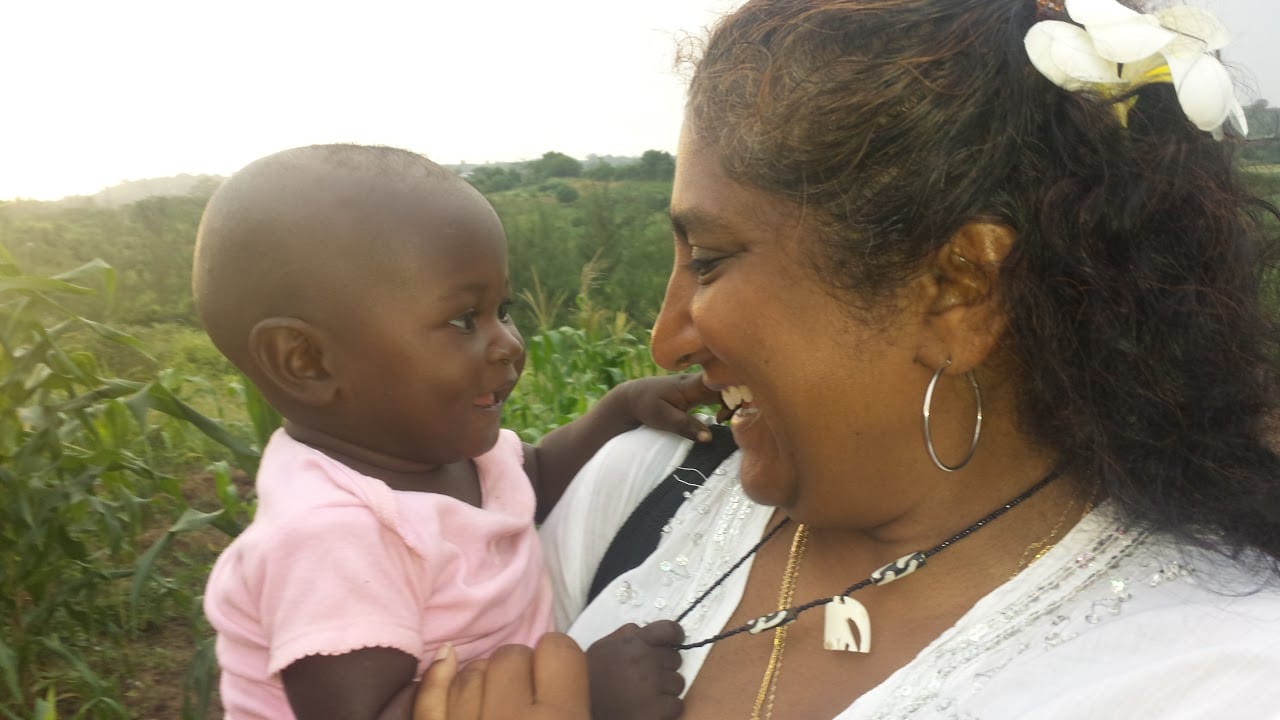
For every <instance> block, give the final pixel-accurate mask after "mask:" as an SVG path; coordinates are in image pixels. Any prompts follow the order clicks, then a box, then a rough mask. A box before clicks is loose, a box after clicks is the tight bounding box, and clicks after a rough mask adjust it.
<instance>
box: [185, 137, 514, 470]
mask: <svg viewBox="0 0 1280 720" xmlns="http://www.w3.org/2000/svg"><path fill="white" fill-rule="evenodd" d="M192 288H193V291H194V293H195V301H196V308H197V310H198V311H199V313H200V319H201V321H202V322H203V323H204V327H205V330H206V331H207V332H208V333H209V337H210V338H211V339H212V340H213V343H214V344H215V345H216V346H217V347H218V349H219V350H220V351H222V353H223V354H224V355H226V356H227V358H228V359H230V360H231V361H232V362H233V363H235V365H236V366H237V367H239V368H240V369H241V370H242V371H243V372H244V373H245V374H246V375H247V376H248V377H249V378H250V379H251V380H252V381H253V382H254V384H255V385H257V386H258V388H259V389H260V390H261V391H262V393H263V395H264V396H265V397H266V399H267V400H268V402H270V403H271V404H272V406H274V407H275V408H276V409H277V410H279V411H280V413H281V414H282V415H284V416H285V418H286V419H287V420H288V421H289V423H290V425H291V430H292V429H297V430H298V431H299V433H298V434H305V435H306V436H307V438H308V439H313V440H315V443H314V444H329V445H331V446H332V447H331V448H329V449H332V450H335V451H337V452H340V453H342V454H344V455H346V456H349V457H354V458H355V459H357V460H361V461H363V462H372V463H374V464H381V465H382V466H394V467H399V468H403V469H413V468H417V467H420V466H431V465H438V464H442V463H447V462H456V461H458V460H461V459H465V458H468V457H475V456H476V455H479V454H482V453H483V452H485V451H486V450H488V449H489V448H490V447H492V445H493V443H494V442H496V440H497V433H498V427H499V420H500V417H499V416H500V411H501V407H502V402H503V401H504V400H505V399H506V397H507V395H508V394H509V393H510V392H511V389H512V387H513V386H514V385H515V382H516V379H517V378H518V377H519V375H520V371H521V369H522V368H523V366H524V345H523V341H522V340H521V338H520V335H519V333H518V332H517V331H516V329H515V326H514V325H513V324H512V322H511V319H510V317H509V316H508V315H507V309H508V306H509V304H510V301H509V297H508V292H509V290H508V287H507V243H506V236H505V235H504V234H503V231H502V225H501V223H500V222H499V220H498V217H497V215H496V214H495V213H494V211H493V208H492V207H491V206H490V205H489V203H488V202H487V201H486V200H485V199H484V197H482V196H481V195H480V193H478V192H477V191H476V190H475V189H474V188H472V187H471V186H470V185H468V184H467V183H466V182H464V181H463V180H462V179H460V178H458V177H457V176H456V175H454V174H453V173H451V172H449V171H448V170H445V169H443V168H441V167H440V166H438V165H436V164H435V163H432V162H431V161H429V160H427V159H426V158H424V157H422V156H420V155H417V154H414V153H411V152H408V151H405V150H398V149H394V148H385V147H366V146H357V145H321V146H312V147H304V148H296V149H293V150H286V151H284V152H280V153H276V154H274V155H270V156H268V157H265V158H262V159H260V160H257V161H255V162H253V163H251V164H250V165H248V166H247V167H245V168H244V169H243V170H241V171H240V172H238V173H236V174H235V175H233V176H232V177H231V178H230V179H228V180H227V181H226V182H225V183H224V184H223V185H222V187H220V188H219V189H218V191H217V192H216V193H214V196H213V198H212V199H210V200H209V205H208V206H207V207H206V208H205V212H204V217H203V218H202V219H201V222H200V231H199V234H198V236H197V240H196V253H195V267H194V271H193V276H192ZM317 439H318V440H317Z"/></svg>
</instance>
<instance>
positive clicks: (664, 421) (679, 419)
mask: <svg viewBox="0 0 1280 720" xmlns="http://www.w3.org/2000/svg"><path fill="white" fill-rule="evenodd" d="M621 389H622V390H624V391H625V393H626V398H627V407H628V408H629V409H630V410H631V416H632V417H633V418H635V419H636V420H638V421H640V422H641V423H644V424H645V425H648V426H649V427H651V428H656V429H658V430H666V431H667V432H672V433H675V434H677V435H683V436H684V437H687V438H690V439H692V440H697V441H699V442H707V441H708V440H710V439H711V431H710V430H708V429H707V426H706V425H705V424H703V423H702V422H701V421H700V420H698V419H697V418H696V417H694V416H692V415H690V414H689V411H690V410H692V409H693V408H696V407H698V406H699V405H710V404H713V403H719V402H720V395H719V394H718V393H716V392H713V391H712V390H710V389H709V388H707V386H706V385H704V384H702V375H701V374H699V373H685V374H683V375H661V376H656V377H647V378H639V379H636V380H629V381H627V382H626V383H624V384H623V386H622V387H621Z"/></svg>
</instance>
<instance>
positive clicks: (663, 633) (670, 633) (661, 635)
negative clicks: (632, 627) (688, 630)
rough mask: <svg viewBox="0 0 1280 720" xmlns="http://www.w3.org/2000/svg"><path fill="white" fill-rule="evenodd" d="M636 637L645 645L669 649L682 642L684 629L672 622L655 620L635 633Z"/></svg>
mask: <svg viewBox="0 0 1280 720" xmlns="http://www.w3.org/2000/svg"><path fill="white" fill-rule="evenodd" d="M636 635H637V636H639V637H640V639H641V640H644V641H645V642H646V643H648V644H650V645H654V646H659V647H670V646H672V645H679V644H680V643H682V642H684V628H682V627H680V623H678V622H676V621H674V620H657V621H655V622H651V623H649V624H648V625H645V626H644V627H642V628H640V629H639V630H638V631H636Z"/></svg>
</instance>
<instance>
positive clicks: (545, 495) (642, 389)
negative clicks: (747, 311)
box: [524, 374, 720, 521]
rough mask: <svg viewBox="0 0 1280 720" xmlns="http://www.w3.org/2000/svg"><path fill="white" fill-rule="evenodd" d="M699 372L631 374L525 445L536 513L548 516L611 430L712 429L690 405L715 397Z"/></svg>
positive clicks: (697, 432) (688, 433)
mask: <svg viewBox="0 0 1280 720" xmlns="http://www.w3.org/2000/svg"><path fill="white" fill-rule="evenodd" d="M719 399H720V396H719V395H718V394H716V393H715V392H712V391H711V390H709V389H707V386H705V385H703V384H702V375H700V374H685V375H666V376H660V377H648V378H640V379H638V380H629V381H627V382H624V383H622V384H621V385H618V386H617V387H615V388H613V389H612V390H610V391H609V392H608V393H606V394H605V396H604V397H602V398H600V400H599V402H597V403H596V404H595V405H593V406H592V407H591V409H590V410H588V411H587V413H586V414H585V415H583V416H582V417H580V418H578V419H577V420H574V421H573V422H571V423H568V424H567V425H562V426H561V427H558V428H556V429H555V430H552V431H551V432H549V433H547V434H546V435H545V436H544V437H543V438H542V440H541V441H540V442H539V443H538V444H537V445H536V446H534V445H525V447H524V468H525V472H526V473H527V474H528V475H529V480H530V481H531V482H532V483H533V489H534V492H535V493H536V494H537V497H538V512H537V519H538V520H539V521H541V520H543V519H544V518H546V516H547V513H549V512H551V508H552V507H554V506H555V504H556V501H557V500H559V499H560V496H561V495H562V494H564V490H565V488H566V487H568V486H569V481H571V480H573V476H574V475H577V474H578V471H579V470H581V469H582V466H583V465H584V464H586V462H587V461H588V460H590V459H591V456H592V455H595V454H596V451H597V450H599V449H600V448H601V446H603V445H604V444H605V443H606V442H608V441H609V440H610V439H612V438H613V437H614V436H615V435H620V434H622V433H624V432H626V431H628V430H631V429H632V428H635V427H636V426H638V425H642V424H643V425H648V426H649V427H653V428H657V429H659V430H666V431H668V432H673V433H676V434H677V435H683V436H685V437H687V438H691V439H695V440H699V441H705V440H710V439H711V433H710V431H709V430H707V427H706V425H704V424H703V423H702V422H701V421H700V420H698V419H697V418H695V417H693V416H692V415H690V414H689V410H691V409H693V408H695V407H697V406H699V405H704V404H707V403H712V402H718V401H719Z"/></svg>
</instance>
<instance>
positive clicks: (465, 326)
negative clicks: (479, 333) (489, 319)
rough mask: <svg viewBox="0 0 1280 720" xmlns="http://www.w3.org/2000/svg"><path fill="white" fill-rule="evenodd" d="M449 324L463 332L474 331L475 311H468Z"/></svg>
mask: <svg viewBox="0 0 1280 720" xmlns="http://www.w3.org/2000/svg"><path fill="white" fill-rule="evenodd" d="M449 324H450V325H452V326H454V327H456V328H458V329H459V330H462V331H464V332H471V331H472V330H475V329H476V311H475V310H468V311H466V312H465V313H463V314H462V315H459V316H458V317H456V318H454V319H452V320H450V321H449Z"/></svg>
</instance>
